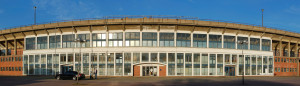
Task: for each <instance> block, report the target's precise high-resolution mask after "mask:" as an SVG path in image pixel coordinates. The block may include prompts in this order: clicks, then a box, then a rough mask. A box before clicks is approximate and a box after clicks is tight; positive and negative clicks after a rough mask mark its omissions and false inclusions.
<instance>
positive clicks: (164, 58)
mask: <svg viewBox="0 0 300 86" xmlns="http://www.w3.org/2000/svg"><path fill="white" fill-rule="evenodd" d="M159 62H160V63H166V62H167V54H166V53H159Z"/></svg>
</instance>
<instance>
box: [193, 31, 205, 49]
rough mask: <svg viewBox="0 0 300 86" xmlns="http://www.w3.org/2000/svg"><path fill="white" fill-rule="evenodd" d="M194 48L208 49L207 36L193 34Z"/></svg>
mask: <svg viewBox="0 0 300 86" xmlns="http://www.w3.org/2000/svg"><path fill="white" fill-rule="evenodd" d="M193 47H199V48H206V47H207V34H193Z"/></svg>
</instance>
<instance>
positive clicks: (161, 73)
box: [159, 66, 167, 76]
mask: <svg viewBox="0 0 300 86" xmlns="http://www.w3.org/2000/svg"><path fill="white" fill-rule="evenodd" d="M166 75H167V72H166V66H159V76H166Z"/></svg>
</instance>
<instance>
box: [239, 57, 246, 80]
mask: <svg viewBox="0 0 300 86" xmlns="http://www.w3.org/2000/svg"><path fill="white" fill-rule="evenodd" d="M244 61H245V60H244V55H239V65H238V66H239V75H243V74H244Z"/></svg>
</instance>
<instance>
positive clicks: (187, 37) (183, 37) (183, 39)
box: [176, 33, 191, 47]
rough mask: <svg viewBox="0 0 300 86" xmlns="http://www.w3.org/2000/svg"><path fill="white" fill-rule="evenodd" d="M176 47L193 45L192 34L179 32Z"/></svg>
mask: <svg viewBox="0 0 300 86" xmlns="http://www.w3.org/2000/svg"><path fill="white" fill-rule="evenodd" d="M176 47H191V34H189V33H177V38H176Z"/></svg>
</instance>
